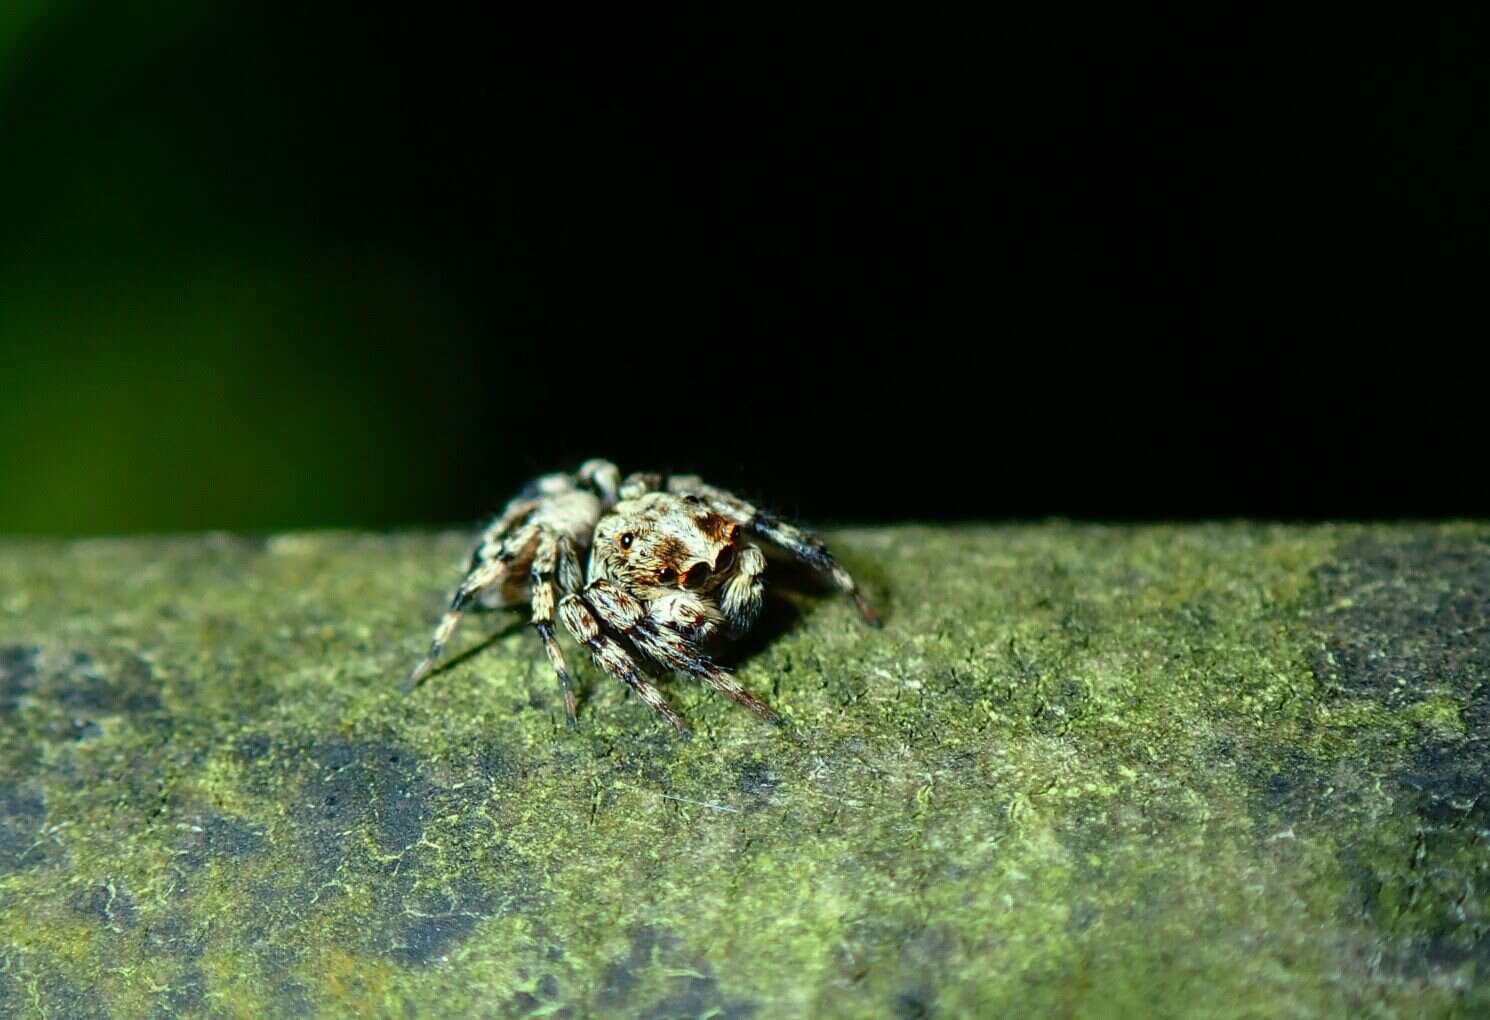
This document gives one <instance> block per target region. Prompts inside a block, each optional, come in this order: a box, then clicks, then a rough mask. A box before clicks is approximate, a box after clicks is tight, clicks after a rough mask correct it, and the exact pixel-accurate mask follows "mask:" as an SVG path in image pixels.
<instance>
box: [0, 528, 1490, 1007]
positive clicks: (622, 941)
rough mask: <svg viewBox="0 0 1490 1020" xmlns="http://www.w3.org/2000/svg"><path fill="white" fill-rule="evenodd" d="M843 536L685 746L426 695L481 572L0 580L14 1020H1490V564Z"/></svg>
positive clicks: (1394, 534) (1304, 539) (124, 552)
mask: <svg viewBox="0 0 1490 1020" xmlns="http://www.w3.org/2000/svg"><path fill="white" fill-rule="evenodd" d="M832 538H833V544H834V546H835V548H837V549H838V550H839V551H840V553H841V554H842V557H843V559H844V560H845V561H846V562H847V563H848V565H849V566H850V567H851V568H852V569H853V570H854V571H855V573H856V574H857V575H858V576H859V577H860V578H861V579H862V580H863V581H864V583H865V587H866V588H867V590H868V591H869V593H870V595H871V596H872V597H873V598H874V600H875V601H876V602H877V603H878V604H879V605H880V606H881V607H882V608H883V609H884V611H885V616H886V626H885V627H884V629H883V630H880V631H873V632H871V631H868V630H866V629H864V628H862V627H861V626H860V624H859V623H858V620H857V617H856V615H855V614H854V612H853V609H852V607H851V606H850V605H848V604H846V603H845V602H844V601H842V600H839V599H836V598H833V597H831V596H827V597H824V596H820V595H817V594H815V593H803V592H800V591H786V590H784V588H785V586H783V585H776V586H774V587H773V589H772V595H773V599H772V602H771V605H770V608H769V611H768V613H767V616H766V618H765V620H764V621H763V624H762V627H761V628H760V631H759V632H758V633H757V634H755V635H752V637H751V638H750V639H749V640H748V641H747V643H746V644H745V645H744V647H743V648H742V649H741V656H740V660H739V662H738V668H739V672H740V677H741V679H742V682H744V683H745V684H746V685H747V686H749V687H750V688H751V689H752V690H754V691H755V692H757V693H759V694H761V695H763V696H765V697H766V698H767V699H768V700H769V701H770V703H771V704H772V705H773V706H775V707H776V708H777V709H778V710H780V711H781V712H783V714H785V715H786V716H788V717H789V719H790V721H791V725H790V726H789V727H788V728H786V729H784V730H778V729H775V728H772V727H769V726H765V725H762V724H761V723H760V722H759V721H758V720H756V719H755V718H754V717H753V716H751V715H750V714H749V713H748V712H745V711H743V710H741V709H740V708H739V707H738V706H736V705H734V704H733V703H731V702H729V701H727V700H726V699H723V698H721V697H719V696H717V695H714V694H712V693H710V692H708V691H707V690H705V689H703V688H701V687H699V686H698V685H696V684H693V683H691V682H688V681H685V680H682V679H674V680H672V681H670V682H668V683H667V684H666V691H667V693H668V695H669V697H670V698H671V700H672V701H673V703H674V704H675V705H676V706H677V707H678V708H679V709H680V710H681V711H682V713H683V714H684V716H685V717H686V718H687V719H688V720H689V721H690V722H691V723H692V724H693V726H694V729H695V734H696V736H695V738H694V739H693V740H692V741H688V742H682V741H679V740H677V739H676V738H675V737H674V736H673V734H672V732H671V729H670V727H668V726H667V724H666V723H665V722H663V721H662V720H661V719H659V718H657V717H655V716H654V715H653V714H652V713H651V712H650V711H648V710H647V709H646V708H645V706H642V705H640V704H639V703H637V702H636V701H635V700H634V699H628V698H627V697H626V693H625V691H624V689H623V688H622V687H621V685H619V684H616V683H614V682H611V681H607V680H606V679H605V678H604V677H602V676H600V675H599V673H598V671H597V670H596V669H594V668H593V667H591V666H589V665H588V664H585V665H583V666H581V667H580V669H579V672H580V674H581V685H582V687H583V700H582V702H581V707H580V726H579V727H578V729H576V730H573V731H571V730H568V729H566V727H564V726H563V725H562V706H561V703H560V701H559V697H558V689H557V684H556V683H555V681H554V679H553V676H552V674H551V672H550V670H549V667H548V665H547V662H546V660H545V658H544V656H543V654H542V651H541V648H540V647H539V645H538V643H537V641H536V639H535V638H534V637H533V635H532V634H531V632H530V631H529V630H528V629H527V628H526V627H524V626H522V618H521V616H519V615H509V614H505V613H493V614H485V615H478V616H473V617H471V618H469V619H468V621H467V623H466V624H465V625H464V626H463V628H462V630H461V631H460V633H459V636H458V638H457V642H456V644H457V647H456V648H455V649H454V652H455V659H454V661H453V662H452V664H451V665H450V666H449V667H448V668H446V669H444V670H442V671H440V672H437V673H436V674H435V675H434V676H433V677H431V679H430V680H429V681H428V682H427V683H426V684H425V685H424V687H422V688H421V689H420V690H419V691H417V692H416V693H414V694H412V695H407V696H406V695H402V694H401V693H400V692H399V680H400V679H401V678H402V677H403V675H404V674H405V673H406V672H407V670H408V668H409V666H410V664H411V663H412V662H413V661H415V660H416V659H417V658H418V656H419V655H420V653H421V652H422V651H423V647H424V642H425V641H426V640H427V638H428V634H429V628H430V626H431V624H432V623H433V620H434V618H435V616H436V615H437V614H438V612H439V609H440V606H441V603H442V601H443V596H444V594H445V593H446V591H447V589H448V588H449V586H450V585H451V584H452V583H453V581H454V579H455V578H457V577H458V574H459V571H460V566H461V559H462V557H463V555H464V553H465V552H466V548H467V541H468V536H465V535H461V534H444V535H434V536H425V535H399V536H368V535H347V534H306V535H289V536H283V537H278V538H273V539H270V540H267V541H247V540H240V539H235V538H230V537H222V536H214V537H206V538H199V539H180V540H159V541H154V540H138V541H82V542H74V543H9V544H0V1018H9V1017H32V1016H36V1017H67V1018H91V1017H110V1018H129V1017H171V1016H181V1017H196V1016H202V1017H292V1016H293V1017H299V1016H326V1017H343V1016H372V1017H381V1016H387V1017H409V1016H416V1017H509V1016H510V1017H521V1016H535V1017H536V1016H545V1017H548V1016H553V1017H576V1018H578V1017H590V1016H620V1017H650V1018H665V1017H716V1018H724V1017H735V1018H743V1017H756V1018H765V1017H793V1016H815V1017H840V1016H841V1017H879V1016H884V1017H901V1018H905V1017H930V1016H948V1017H955V1016H966V1015H996V1014H998V1013H1001V1012H1007V1013H1009V1014H1010V1015H1023V1014H1040V1015H1043V1014H1055V1015H1084V1016H1087V1015H1096V1016H1165V1015H1185V1016H1218V1017H1243V1016H1345V1015H1350V1016H1356V1015H1364V1016H1424V1015H1425V1016H1451V1015H1472V1014H1474V1013H1478V1012H1483V1011H1485V1010H1487V1009H1490V993H1487V991H1486V987H1487V980H1490V851H1487V850H1486V835H1487V831H1490V799H1485V798H1482V796H1481V795H1482V791H1483V790H1484V788H1485V781H1486V778H1487V776H1490V743H1487V734H1490V728H1487V723H1490V626H1487V621H1490V527H1485V526H1478V525H1468V524H1464V525H1442V526H1400V527H1399V526H1393V527H1374V526H1348V527H1346V526H1341V527H1309V528H1304V527H1287V526H1265V525H1247V524H1224V525H1223V524H1218V525H1212V526H1201V527H1165V526H1154V527H1138V528H1131V527H1122V528H1119V527H1102V526H1081V525H1070V524H1063V523H1046V524H1036V525H1028V526H1007V527H958V528H926V527H902V528H894V529H886V530H860V531H844V532H840V533H837V534H835V535H833V536H832ZM582 658H583V657H582V656H581V655H579V654H578V652H577V651H575V652H573V653H572V661H573V663H575V664H578V663H579V662H580V660H581V659H582Z"/></svg>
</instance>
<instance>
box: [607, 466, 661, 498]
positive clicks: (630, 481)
mask: <svg viewBox="0 0 1490 1020" xmlns="http://www.w3.org/2000/svg"><path fill="white" fill-rule="evenodd" d="M666 482H667V478H666V476H664V475H662V474H660V473H658V472H656V471H637V472H634V473H632V474H629V475H627V476H626V480H625V481H623V482H622V483H621V488H620V489H619V490H618V492H617V494H618V495H619V496H620V497H621V498H622V499H635V498H636V497H638V496H641V495H643V494H645V493H648V492H656V491H657V490H658V489H661V488H662V487H663V485H664V484H666Z"/></svg>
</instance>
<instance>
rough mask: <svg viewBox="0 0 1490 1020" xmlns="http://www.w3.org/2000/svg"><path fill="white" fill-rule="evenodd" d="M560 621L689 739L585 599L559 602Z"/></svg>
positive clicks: (679, 720)
mask: <svg viewBox="0 0 1490 1020" xmlns="http://www.w3.org/2000/svg"><path fill="white" fill-rule="evenodd" d="M559 619H560V620H562V621H563V622H564V627H565V629H567V630H568V631H569V633H570V634H572V635H573V636H574V640H576V641H578V642H579V643H580V644H582V645H584V646H585V647H586V648H588V649H589V650H590V655H591V656H592V657H593V658H594V660H595V664H596V665H598V666H599V667H600V668H601V669H603V670H605V671H606V672H607V673H609V674H610V675H611V676H613V677H615V678H616V679H617V680H620V681H621V682H623V683H624V684H626V685H627V686H628V687H630V688H631V689H632V690H633V691H635V692H636V693H637V695H638V696H639V697H640V698H641V699H642V700H643V701H645V702H646V703H647V704H648V705H650V706H651V707H652V709H653V710H654V711H655V712H657V714H659V715H661V716H662V717H663V718H664V719H666V720H667V721H668V722H670V723H672V724H673V726H674V727H675V728H676V729H677V731H678V733H679V734H680V735H682V736H685V737H686V736H688V735H689V732H688V725H687V724H686V723H685V722H683V719H682V717H681V716H679V715H678V713H677V712H674V711H673V709H672V706H671V705H669V704H668V703H667V701H666V699H664V698H663V696H662V692H661V691H659V690H658V689H657V687H656V685H655V684H653V683H652V682H651V681H650V680H648V679H647V678H646V677H645V676H643V675H642V672H641V669H640V668H639V667H638V666H637V664H636V663H635V661H633V660H632V658H631V656H630V655H628V654H627V652H626V649H624V648H622V647H621V646H620V645H619V644H618V643H617V642H616V641H615V639H613V638H611V637H610V636H609V635H608V634H606V633H605V631H604V630H603V629H602V627H601V625H600V621H599V620H597V619H595V614H594V613H593V612H591V610H590V607H589V606H587V605H586V604H585V601H584V599H583V598H581V597H580V596H579V595H576V594H570V595H565V596H564V598H563V599H562V600H560V602H559Z"/></svg>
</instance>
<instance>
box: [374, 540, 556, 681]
mask: <svg viewBox="0 0 1490 1020" xmlns="http://www.w3.org/2000/svg"><path fill="white" fill-rule="evenodd" d="M537 533H538V526H537V525H527V526H525V527H520V528H519V529H518V530H517V531H516V532H514V533H512V534H511V535H509V536H508V537H507V538H505V539H503V540H502V542H501V544H500V545H499V546H498V547H497V550H496V551H495V553H494V554H493V555H492V556H490V557H489V558H484V559H483V558H480V557H473V560H475V562H474V563H473V565H472V567H471V570H470V572H469V573H467V574H466V576H465V579H464V580H462V581H461V583H460V586H459V587H458V588H456V589H455V594H454V595H453V596H451V598H450V608H448V609H446V610H445V615H444V616H442V617H440V622H439V625H438V626H436V627H435V636H434V640H432V641H431V642H430V645H429V652H428V653H426V655H425V656H424V658H423V659H421V660H419V665H417V666H415V667H414V670H413V672H411V673H410V674H409V676H408V678H407V679H406V680H404V682H403V690H404V691H405V692H407V691H412V690H413V689H414V688H415V687H418V686H419V685H420V684H421V683H423V682H424V678H425V677H427V676H429V674H430V671H431V670H433V669H434V668H435V663H436V662H438V661H439V658H440V656H441V655H443V654H444V653H445V645H446V644H447V643H448V642H449V641H450V636H451V635H452V634H454V633H455V628H456V627H458V626H459V625H460V620H461V617H462V616H464V615H465V613H466V610H467V609H469V608H470V605H471V602H472V600H474V599H476V598H477V597H478V596H480V595H481V594H482V593H483V592H485V591H487V590H489V589H490V588H491V587H492V585H494V584H497V583H498V582H500V581H502V580H503V579H505V578H506V577H508V576H509V571H510V569H511V566H512V562H513V560H514V559H515V558H516V557H517V554H518V551H519V550H521V549H523V548H524V547H526V546H527V545H528V544H529V543H531V542H532V541H533V539H534V537H535V536H536V535H537ZM479 551H480V550H479V547H478V552H479ZM519 569H521V568H519Z"/></svg>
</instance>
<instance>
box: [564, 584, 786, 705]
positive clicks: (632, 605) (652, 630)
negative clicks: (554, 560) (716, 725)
mask: <svg viewBox="0 0 1490 1020" xmlns="http://www.w3.org/2000/svg"><path fill="white" fill-rule="evenodd" d="M583 598H584V600H585V603H586V604H587V605H588V606H590V607H591V608H592V609H593V610H594V611H595V614H596V615H597V616H599V617H600V619H601V620H602V621H604V622H605V624H606V625H607V626H609V627H611V628H612V629H614V630H617V631H619V632H621V633H622V634H623V635H625V637H626V640H628V641H630V642H631V644H632V645H633V647H635V648H636V649H637V650H638V651H640V652H641V653H642V654H643V655H645V656H647V657H648V658H650V659H652V660H653V661H654V662H657V663H659V664H660V665H663V666H666V667H667V668H669V669H678V670H682V671H684V672H685V673H690V674H692V675H693V676H696V677H698V678H699V679H700V680H702V681H703V682H704V683H706V684H708V685H709V686H710V687H712V688H714V689H715V690H716V691H719V692H720V693H721V694H724V695H727V696H728V697H730V698H733V699H734V700H735V701H738V702H739V703H740V704H742V705H744V706H745V707H746V708H748V709H750V710H751V711H752V712H754V713H755V714H756V715H758V716H760V717H761V718H762V719H769V720H770V721H772V722H779V721H780V717H779V716H777V714H776V713H775V712H773V711H772V710H771V708H770V706H769V705H767V704H766V703H765V702H763V701H761V700H760V699H759V698H757V697H756V696H755V695H753V694H751V693H750V692H749V691H747V690H746V689H745V688H743V687H741V686H740V684H739V681H737V680H736V679H735V678H734V675H733V674H731V673H730V672H729V670H727V669H724V668H723V667H721V666H719V665H717V664H716V663H714V662H713V661H712V660H711V659H710V658H709V657H708V656H707V655H705V654H703V652H701V651H700V650H699V649H698V648H697V646H695V645H694V644H693V643H692V642H691V641H689V640H688V639H687V638H686V637H684V636H683V635H682V634H681V633H679V631H678V630H676V629H674V626H673V624H674V621H675V620H677V621H678V622H680V623H682V624H683V625H684V626H685V627H690V628H695V629H696V628H697V625H698V616H697V615H696V613H698V612H701V611H702V610H701V609H699V610H695V609H694V607H691V606H689V605H687V604H686V602H685V600H686V599H687V598H688V596H687V594H686V593H679V595H677V596H669V597H666V598H663V599H658V600H657V601H656V602H655V603H653V606H652V609H653V612H652V614H651V615H649V614H648V613H647V611H646V610H645V609H644V608H643V607H642V604H641V603H640V602H638V601H637V600H636V599H634V598H632V597H631V596H630V595H628V594H626V593H625V592H624V591H622V590H621V589H619V588H617V587H616V586H615V585H614V584H612V583H611V582H609V581H604V580H602V581H595V582H593V583H592V584H591V585H590V586H589V587H587V588H586V589H585V590H584V595H583ZM695 601H696V597H695ZM716 618H717V616H716Z"/></svg>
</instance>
